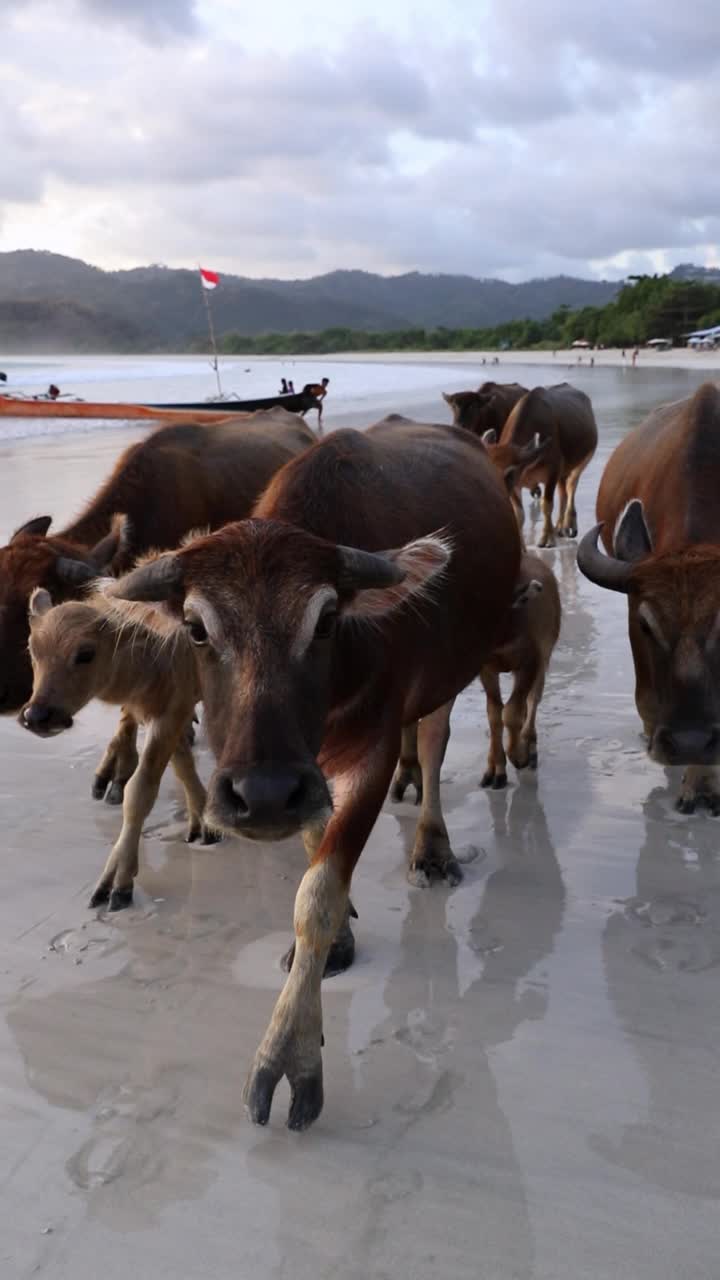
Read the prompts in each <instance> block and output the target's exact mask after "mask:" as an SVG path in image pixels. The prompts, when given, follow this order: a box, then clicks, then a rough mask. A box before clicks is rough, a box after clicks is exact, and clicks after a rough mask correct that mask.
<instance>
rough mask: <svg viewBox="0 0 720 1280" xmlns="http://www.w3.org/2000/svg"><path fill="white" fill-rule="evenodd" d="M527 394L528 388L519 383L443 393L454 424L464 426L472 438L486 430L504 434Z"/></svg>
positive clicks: (487, 384) (484, 384)
mask: <svg viewBox="0 0 720 1280" xmlns="http://www.w3.org/2000/svg"><path fill="white" fill-rule="evenodd" d="M524 395H527V387H521V386H520V383H519V382H483V384H482V386H481V387H478V389H477V391H454V392H452V393H445V392H443V400H445V401H446V403H447V404H449V405H450V408H451V409H452V415H453V423H454V425H455V426H456V427H464V428H465V430H466V431H472V433H473V435H476V436H481V435H483V433H484V432H485V431H497V434H498V436H499V435H500V432H501V431H502V429H503V427H504V426H505V423H506V422H507V420H508V417H509V415H510V413H511V411H512V410H513V409H514V408H515V405H516V404H517V402H518V400H522V398H523V396H524Z"/></svg>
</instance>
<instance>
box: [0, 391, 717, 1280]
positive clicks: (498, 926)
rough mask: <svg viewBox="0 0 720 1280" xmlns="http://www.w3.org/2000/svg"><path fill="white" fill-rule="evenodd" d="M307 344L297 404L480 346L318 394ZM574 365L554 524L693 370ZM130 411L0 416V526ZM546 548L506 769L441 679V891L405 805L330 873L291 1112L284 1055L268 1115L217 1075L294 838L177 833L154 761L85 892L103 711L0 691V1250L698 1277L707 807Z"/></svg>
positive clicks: (81, 1262) (206, 1271) (552, 1274)
mask: <svg viewBox="0 0 720 1280" xmlns="http://www.w3.org/2000/svg"><path fill="white" fill-rule="evenodd" d="M337 368H338V367H337V366H336V367H335V368H334V370H333V371H332V379H333V383H336V385H337V387H338V389H337V391H336V393H335V396H334V398H333V400H332V401H331V402H330V403H329V405H328V414H327V420H328V421H327V425H328V426H332V425H333V424H336V425H343V424H345V423H348V422H352V421H369V420H370V419H371V418H372V417H377V416H380V414H381V413H383V412H389V411H396V410H400V411H405V412H411V413H416V414H417V415H418V416H420V417H424V418H426V419H430V420H431V419H433V418H440V419H442V420H444V406H443V404H442V401H441V400H440V399H439V394H437V395H436V394H435V392H436V390H437V391H439V389H440V388H441V387H442V388H444V389H450V390H452V389H459V388H460V387H461V386H462V385H463V384H464V385H466V386H472V385H474V384H477V382H478V381H479V380H480V378H482V377H483V376H484V375H485V374H486V373H487V372H488V371H487V370H483V369H478V370H477V371H476V372H477V376H475V373H474V372H473V370H471V369H468V368H464V369H462V370H459V369H457V368H454V369H452V370H450V371H449V373H448V374H447V376H446V371H444V370H442V369H440V370H438V368H437V366H434V367H433V368H432V369H431V370H427V369H426V370H424V371H423V372H422V379H423V384H422V385H421V386H420V385H415V384H414V383H413V382H412V381H411V380H410V378H411V375H413V376H416V377H417V379H418V382H419V381H420V372H419V371H418V370H415V369H414V367H413V366H410V367H409V368H410V374H407V378H408V381H407V382H405V378H406V373H407V369H408V367H406V366H403V367H402V378H401V379H400V380H399V381H398V382H397V383H394V382H393V381H392V380H393V378H395V377H396V376H398V375H396V372H395V368H391V369H387V368H383V370H382V372H380V371H379V370H375V369H374V368H371V369H370V371H369V372H368V367H367V366H363V367H362V368H358V367H352V368H351V370H350V372H349V373H348V375H347V377H348V382H347V386H346V391H347V395H346V396H345V394H344V391H343V390H342V389H341V386H342V385H344V384H341V378H342V377H344V374H343V375H341V374H339V373H338V372H337ZM316 372H319V370H316V369H315V368H314V370H313V376H315V374H316ZM512 376H513V377H517V378H519V379H520V380H522V378H523V371H522V370H520V369H517V367H513V370H512ZM547 376H548V378H551V377H554V378H555V379H557V376H558V370H557V367H556V366H552V368H551V372H549V373H548V375H547ZM381 378H382V379H387V380H388V382H389V384H390V385H389V386H388V389H387V390H385V389H384V385H385V384H384V383H383V385H382V386H380V379H381ZM425 378H427V383H426V382H425V381H424V379H425ZM376 379H377V380H378V381H376ZM433 379H434V381H432V380H433ZM631 379H632V381H630V380H631ZM539 380H541V374H540V373H539V371H538V369H537V367H536V368H535V369H534V370H533V371H532V378H531V381H532V382H537V381H539ZM573 380H574V381H576V382H578V383H580V385H582V386H584V387H585V388H586V389H590V390H591V394H592V395H593V399H594V403H595V406H596V411H597V416H598V421H599V425H600V433H601V440H600V448H599V451H598V456H597V458H596V459H595V461H594V462H593V464H592V467H591V469H590V470H589V471H588V473H586V476H585V477H584V479H583V481H582V482H581V488H580V494H579V507H580V524H581V527H583V528H584V527H587V526H588V524H589V523H590V522H591V520H592V514H593V502H594V493H595V490H596V487H597V482H598V479H599V475H600V472H601V469H602V466H603V463H604V460H605V458H606V457H607V455H608V454H609V452H610V450H611V449H612V448H613V446H614V444H615V443H617V441H618V440H619V439H620V437H621V435H622V434H623V433H624V432H625V431H626V430H627V428H628V427H629V426H630V425H631V424H632V423H633V422H635V421H637V420H638V419H639V418H640V417H641V416H643V414H644V413H645V412H647V410H648V409H649V408H650V407H651V406H652V405H653V404H655V403H658V402H660V401H662V400H666V399H668V398H674V397H678V396H681V395H683V394H685V393H686V392H687V391H688V390H689V389H690V388H691V386H692V385H693V383H692V375H689V374H686V373H682V372H679V373H672V374H665V373H662V374H658V373H650V372H647V373H646V372H643V371H640V370H637V371H635V373H634V374H631V373H630V372H629V371H628V372H623V371H616V372H615V371H607V370H602V371H599V370H594V371H592V372H591V371H590V370H586V371H584V372H583V373H582V375H578V373H577V372H575V371H574V372H573ZM296 381H297V379H296ZM694 381H695V383H696V382H697V381H698V379H697V378H695V380H694ZM430 391H432V393H433V394H432V396H431V395H430ZM173 394H176V392H173ZM168 398H169V397H168ZM363 415H364V416H363ZM141 434H142V429H138V428H133V429H132V431H131V432H130V433H128V432H127V431H122V430H119V429H118V428H117V427H114V428H112V429H108V428H105V429H103V430H102V431H100V430H98V431H97V432H95V433H94V434H93V435H92V436H90V437H88V436H87V435H73V436H69V437H66V438H63V439H50V438H48V439H44V440H42V441H34V442H17V443H16V444H15V445H14V446H12V447H10V446H6V447H4V448H3V449H2V450H1V451H0V464H1V469H0V492H1V493H2V512H3V515H2V526H3V531H4V532H7V530H8V529H9V528H11V527H12V526H13V525H14V524H16V523H17V522H19V520H21V519H23V518H26V517H27V516H28V515H30V514H36V513H39V512H41V511H43V510H48V511H50V510H52V511H53V512H54V513H55V514H56V515H57V517H58V519H59V520H62V519H64V518H65V517H66V516H67V515H69V514H70V512H71V511H73V510H75V509H76V508H77V506H78V505H79V504H80V502H81V500H82V499H83V498H84V497H85V496H86V495H88V494H89V493H90V492H91V491H92V488H93V486H94V485H95V483H96V482H97V481H98V479H99V478H100V477H101V476H102V475H103V474H104V473H105V472H106V471H107V469H108V467H109V466H110V464H111V460H112V458H113V457H114V455H115V453H116V452H117V451H118V449H119V447H121V444H122V443H124V442H125V441H127V440H128V439H130V438H134V437H135V436H136V435H141ZM534 527H535V526H534V525H533V523H532V520H531V522H530V525H529V530H530V532H532V529H533V528H534ZM543 554H545V555H547V557H548V559H549V562H550V563H551V564H552V565H553V567H554V569H555V571H556V573H557V575H558V579H559V581H560V584H561V591H562V598H563V606H564V623H563V631H562V635H561V638H560V642H559V644H558V647H557V650H556V653H555V656H554V659H553V662H552V665H551V669H550V673H549V678H548V683H547V689H546V695H545V699H544V702H543V704H542V708H541V712H540V717H539V727H540V769H539V772H538V773H537V774H536V775H533V776H526V775H522V776H518V775H516V774H515V773H514V771H513V770H512V769H511V770H510V773H511V779H510V782H511V785H510V787H509V788H508V790H507V792H504V793H493V794H487V793H486V792H483V791H482V790H480V789H479V788H478V785H477V783H478V779H479V777H480V775H481V773H482V771H483V762H484V756H485V752H486V734H485V727H484V715H483V712H484V707H483V701H484V700H483V698H482V697H481V695H480V693H479V691H478V689H477V688H476V687H473V688H471V689H470V690H468V691H467V692H466V693H465V694H464V695H463V696H462V698H461V699H460V700H459V702H458V705H457V709H456V713H455V717H454V734H453V738H452V741H451V744H450V749H449V752H448V758H447V762H446V767H445V781H444V787H443V791H444V798H445V805H446V814H447V819H448V826H449V829H450V833H451V838H452V840H453V843H454V846H455V849H456V852H458V854H459V855H460V856H461V857H463V858H464V859H466V868H465V871H466V874H465V880H464V882H463V884H462V885H461V886H460V887H459V888H457V889H456V890H454V891H447V890H444V889H440V888H433V889H432V890H429V891H422V890H418V889H412V888H410V887H409V886H408V884H407V883H406V880H405V877H404V866H405V860H406V858H407V854H408V849H409V847H410V845H411V843H412V835H413V829H414V821H415V817H416V814H415V810H414V809H413V808H412V807H411V806H409V805H401V806H392V805H390V804H388V805H386V806H385V810H384V812H383V814H382V816H381V818H380V820H379V822H378V824H377V826H376V829H375V831H374V833H373V835H372V838H371V840H370V843H369V845H368V848H367V850H366V851H365V853H364V855H363V858H362V860H361V862H360V865H359V868H358V872H357V875H356V880H355V884H354V892H353V898H354V901H355V903H356V906H357V909H358V912H359V916H360V919H359V921H358V922H357V940H358V960H357V964H356V966H355V967H354V969H353V970H352V971H351V972H350V973H348V974H347V975H344V976H343V977H342V978H338V979H335V980H332V981H330V982H328V983H326V984H325V987H324V1005H325V1039H326V1048H325V1051H324V1059H325V1074H326V1103H325V1110H324V1112H323V1114H322V1116H321V1118H320V1120H319V1121H318V1123H317V1124H316V1126H315V1127H314V1128H313V1129H312V1130H310V1131H309V1132H308V1133H306V1134H302V1135H297V1136H296V1135H289V1134H288V1133H287V1132H286V1130H285V1129H284V1127H283V1122H284V1113H285V1109H286V1104H287V1091H286V1089H285V1088H281V1089H280V1090H279V1091H278V1095H277V1096H276V1100H275V1106H274V1110H273V1116H272V1120H271V1124H270V1126H269V1128H268V1129H267V1130H258V1129H254V1128H252V1127H251V1126H250V1125H249V1124H248V1123H247V1121H246V1120H245V1118H244V1116H243V1113H242V1105H241V1101H240V1091H241V1087H242V1082H243V1079H244V1076H245V1072H246V1070H247V1067H248V1065H249V1062H250V1060H251V1057H252V1054H253V1051H254V1048H255V1045H256V1043H257V1041H258V1040H259V1038H260V1036H261V1034H262V1031H263V1030H264V1026H265V1023H266V1021H267V1018H268V1016H269V1013H270V1009H271V1005H272V1001H273V999H274V993H275V992H276V991H277V990H278V989H279V987H280V984H281V975H280V973H279V970H278V967H277V959H278V957H279V955H280V952H281V951H282V949H283V946H284V944H285V941H286V938H287V935H288V931H289V925H290V920H291V914H292V900H293V895H294V890H295V887H296V884H297V882H298V880H299V877H300V875H301V874H302V869H303V864H304V855H303V852H302V849H301V847H300V845H299V843H298V842H290V843H289V844H286V845H282V846H272V845H268V846H250V847H246V846H244V845H242V844H241V843H239V842H238V843H236V842H232V841H228V842H226V843H224V844H222V845H219V846H216V847H213V848H211V849H207V850H205V849H197V848H195V847H192V848H188V847H186V846H185V845H184V844H183V843H182V840H181V833H182V819H181V816H180V812H179V803H180V802H179V797H178V794H177V792H176V790H175V787H174V784H173V783H172V782H171V781H169V780H168V781H166V782H165V783H164V786H163V790H162V796H161V800H160V802H159V803H158V805H157V807H156V809H155V811H154V812H153V814H152V816H151V818H150V820H149V822H148V827H147V832H146V839H145V841H144V849H143V856H144V867H143V871H142V873H141V876H140V886H141V887H140V890H139V892H138V905H137V907H136V908H135V909H134V910H133V911H131V912H128V913H126V914H124V915H123V916H122V917H121V918H118V917H112V918H107V917H105V916H103V915H102V914H100V915H97V916H96V915H95V914H94V913H91V912H89V911H87V910H86V906H85V901H86V898H87V895H88V892H89V888H90V886H91V884H92V882H93V880H94V878H95V877H96V875H97V872H98V869H99V866H100V863H101V859H103V858H104V856H105V853H106V851H107V848H108V847H109V844H110V842H111V840H112V839H113V837H114V835H115V834H116V832H117V829H118V825H119V820H118V815H117V813H116V812H115V811H113V810H110V809H108V808H107V807H105V806H103V805H98V804H93V802H92V801H91V800H90V799H89V785H90V776H91V773H92V767H93V764H94V763H95V761H96V759H97V756H98V754H99V750H100V747H101V745H102V743H103V738H104V735H105V734H106V733H107V732H108V729H109V727H110V725H111V723H112V717H111V716H109V715H108V714H107V713H105V712H104V711H102V710H101V709H99V708H90V709H88V711H86V712H85V713H83V714H82V715H81V716H80V717H79V718H78V722H77V724H76V726H75V728H74V729H73V731H72V733H70V734H67V735H65V736H63V737H60V738H57V739H54V740H52V741H50V742H47V743H46V742H41V741H37V740H35V739H33V738H30V737H29V736H28V735H23V734H22V733H21V732H20V730H19V729H18V728H17V726H16V725H14V724H13V723H10V722H7V721H5V722H2V723H0V752H2V761H3V775H2V776H3V781H2V784H1V787H0V789H1V790H2V799H3V816H4V820H5V868H6V876H5V885H4V892H3V896H2V900H1V901H0V925H1V927H2V933H1V935H0V936H2V939H3V942H2V946H1V949H0V997H1V998H2V1002H3V1015H4V1017H3V1020H2V1022H1V1023H0V1099H1V1100H2V1104H3V1105H2V1108H1V1109H0V1149H1V1150H2V1152H3V1160H2V1166H3V1171H4V1174H5V1178H4V1185H3V1192H4V1194H3V1197H2V1201H1V1202H0V1263H1V1264H2V1265H1V1267H0V1274H1V1275H2V1276H3V1278H4V1277H5V1276H8V1277H9V1278H11V1280H15V1277H22V1278H23V1280H25V1278H26V1277H30V1276H46V1277H48V1280H50V1278H52V1280H70V1278H71V1277H72V1280H86V1278H87V1280H91V1278H92V1280H95V1277H96V1276H97V1275H98V1273H99V1272H101V1274H102V1276H103V1278H104V1280H120V1277H123V1278H124V1277H125V1276H126V1274H127V1273H128V1272H130V1273H132V1272H134V1273H136V1274H139V1275H141V1276H143V1277H144V1276H148V1277H153V1280H156V1278H157V1280H164V1277H168V1278H169V1277H173V1280H200V1278H201V1277H211V1276H212V1277H218V1280H224V1278H225V1277H226V1276H228V1277H229V1276H237V1277H238V1278H239V1280H270V1278H273V1280H286V1278H288V1280H289V1278H290V1277H292V1280H311V1278H312V1280H317V1278H318V1277H321V1278H327V1280H330V1278H331V1277H332V1278H333V1280H334V1278H335V1277H337V1276H342V1277H343V1278H345V1277H347V1280H367V1278H368V1277H371V1278H372V1280H389V1278H390V1277H393V1280H398V1278H399V1277H403V1278H404V1277H405V1276H408V1277H410V1276H412V1277H414V1278H416V1280H430V1278H431V1277H432V1280H436V1278H437V1277H438V1276H448V1277H458V1278H459V1280H460V1278H462V1280H464V1278H465V1277H467V1280H478V1277H482V1280H606V1278H607V1280H619V1278H623V1280H625V1278H626V1280H709V1278H710V1277H713V1276H715V1275H716V1274H717V1201H718V1199H720V1155H719V1151H720V1143H719V1141H718V1139H719V1137H720V1134H719V1133H718V1121H717V1118H716V1117H717V1089H718V1085H717V1075H718V1073H717V1063H718V1050H719V1048H720V996H719V995H718V992H719V991H720V985H719V979H720V862H719V860H718V837H719V834H720V825H718V822H717V820H713V819H712V818H710V817H708V816H707V815H705V814H698V815H696V816H693V817H689V818H688V817H680V816H678V815H677V814H675V813H674V811H673V796H674V792H675V790H676V787H677V777H676V776H670V774H669V773H668V775H667V776H666V773H665V771H663V770H662V769H660V768H659V767H657V766H655V765H653V764H651V763H650V762H649V761H648V760H647V759H646V757H645V754H644V751H643V748H642V743H641V741H640V738H639V723H638V720H637V716H636V713H635V709H634V704H633V701H632V666H631V661H630V654H629V649H628V644H627V637H626V629H625V616H624V615H625V606H624V603H623V601H622V599H621V598H620V597H615V596H613V595H611V594H610V593H601V592H600V591H598V590H596V589H595V588H593V587H592V586H591V585H590V584H588V583H587V582H586V581H585V580H584V579H583V578H581V577H580V576H579V575H578V573H577V570H576V567H575V563H574V552H573V549H572V548H571V547H563V548H559V549H558V550H555V551H550V552H546V553H543ZM200 764H201V770H202V772H203V773H204V774H205V775H207V774H208V773H209V770H210V768H211V762H210V758H209V755H208V753H207V751H206V750H205V749H204V748H202V747H201V750H200Z"/></svg>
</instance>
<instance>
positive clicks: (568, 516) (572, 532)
mask: <svg viewBox="0 0 720 1280" xmlns="http://www.w3.org/2000/svg"><path fill="white" fill-rule="evenodd" d="M586 466H587V462H583V463H582V464H581V465H580V466H579V467H576V468H575V470H574V471H571V472H570V475H569V476H568V479H567V501H566V503H565V511H564V512H563V514H562V528H561V529H560V530H559V532H560V533H562V534H563V536H564V537H566V538H577V511H576V509H575V494H576V493H577V487H578V483H579V481H580V477H581V475H582V473H583V471H584V470H585V468H586Z"/></svg>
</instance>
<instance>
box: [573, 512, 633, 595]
mask: <svg viewBox="0 0 720 1280" xmlns="http://www.w3.org/2000/svg"><path fill="white" fill-rule="evenodd" d="M602 527H603V526H602V523H601V524H596V525H595V528H594V529H590V531H589V532H588V533H586V534H585V537H584V538H583V539H582V541H581V542H580V546H579V547H578V550H577V562H578V568H579V569H580V572H581V573H584V574H585V577H586V578H589V579H590V581H591V582H594V583H595V585H596V586H598V587H606V588H607V590H608V591H620V592H622V594H623V595H627V591H628V583H629V580H630V574H631V573H632V565H629V564H626V563H625V562H624V561H622V560H616V559H615V557H614V556H606V555H603V553H602V551H601V550H600V548H599V547H598V538H599V537H600V530H601V529H602Z"/></svg>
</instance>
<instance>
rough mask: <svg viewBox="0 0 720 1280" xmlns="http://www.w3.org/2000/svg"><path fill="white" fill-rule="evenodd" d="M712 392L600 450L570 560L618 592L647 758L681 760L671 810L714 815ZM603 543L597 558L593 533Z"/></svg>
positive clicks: (718, 722) (717, 537) (715, 440)
mask: <svg viewBox="0 0 720 1280" xmlns="http://www.w3.org/2000/svg"><path fill="white" fill-rule="evenodd" d="M719 494H720V392H718V389H717V388H716V387H715V386H713V385H712V384H711V383H706V384H705V385H704V386H702V387H700V389H699V390H698V391H697V392H696V393H695V395H694V396H692V397H691V399H689V400H680V401H677V402H676V403H674V404H669V405H663V406H662V407H661V408H659V409H656V410H654V412H653V413H651V414H650V416H649V417H648V418H646V419H645V421H644V422H642V423H641V424H640V426H639V427H636V428H635V430H634V431H631V432H630V434H629V435H627V436H626V437H625V439H624V440H623V441H622V442H621V443H620V444H619V445H618V447H617V449H615V451H614V453H613V454H612V455H611V457H610V459H609V461H608V463H607V466H606V467H605V471H604V473H603V477H602V481H601V483H600V489H599V491H598V498H597V516H598V520H600V521H601V524H598V525H597V526H596V527H595V528H594V529H592V530H591V531H590V532H589V533H587V534H586V535H585V537H584V538H583V540H582V542H581V543H580V546H579V548H578V564H579V566H580V568H581V570H582V572H583V573H584V574H585V576H586V577H587V578H589V579H590V581H591V582H595V583H597V585H598V586H601V587H607V588H608V589H609V590H611V591H620V592H622V593H623V594H624V595H626V596H627V598H628V625H629V632H630V644H631V647H632V653H633V660H634V663H635V702H636V704H637V709H638V712H639V713H640V718H641V720H642V722H643V727H644V730H645V734H646V736H647V740H648V751H649V754H650V757H651V759H653V760H656V761H657V762H658V763H659V764H665V765H687V766H688V768H687V771H686V773H685V776H684V778H683V784H682V788H681V792H680V798H679V801H678V808H679V809H680V810H681V811H682V812H685V813H689V812H692V810H693V808H694V807H695V804H696V802H697V801H698V800H699V799H703V800H705V801H706V802H707V804H708V806H709V808H710V809H711V810H712V812H713V813H715V814H717V813H720V783H719V780H718V778H719V775H718V770H717V768H716V766H717V765H718V764H720V501H719V500H718V495H719ZM600 536H602V541H603V544H604V546H605V549H606V551H607V555H603V554H602V552H601V551H600V549H599V547H598V539H599V538H600Z"/></svg>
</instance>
